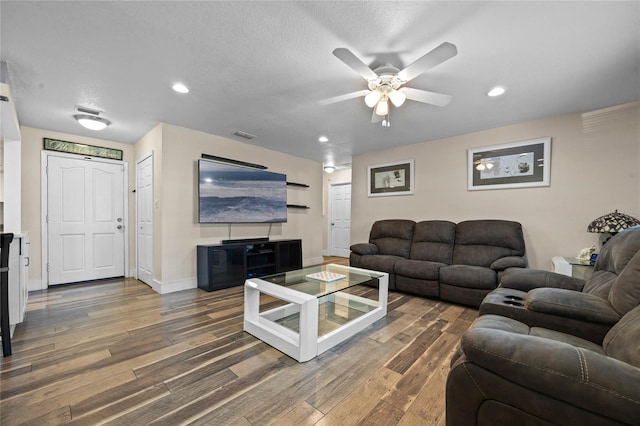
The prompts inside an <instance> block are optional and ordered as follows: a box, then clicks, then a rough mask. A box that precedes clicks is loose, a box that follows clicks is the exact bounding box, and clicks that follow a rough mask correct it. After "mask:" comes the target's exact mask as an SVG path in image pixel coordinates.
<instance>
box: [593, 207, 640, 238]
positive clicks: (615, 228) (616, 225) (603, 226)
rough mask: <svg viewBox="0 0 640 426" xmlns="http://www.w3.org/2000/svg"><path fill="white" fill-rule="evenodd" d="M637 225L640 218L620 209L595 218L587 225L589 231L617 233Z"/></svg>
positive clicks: (639, 222) (639, 223)
mask: <svg viewBox="0 0 640 426" xmlns="http://www.w3.org/2000/svg"><path fill="white" fill-rule="evenodd" d="M636 225H640V220H638V219H636V218H635V217H633V216H629V215H626V214H624V213H618V210H616V211H615V212H613V213H607V214H605V215H604V216H600V217H599V218H597V219H595V220H594V221H593V222H591V223H590V224H589V226H587V231H588V232H609V233H610V234H615V233H618V232H620V231H622V230H623V229H627V228H631V227H632V226H636Z"/></svg>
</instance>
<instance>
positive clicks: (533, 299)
mask: <svg viewBox="0 0 640 426" xmlns="http://www.w3.org/2000/svg"><path fill="white" fill-rule="evenodd" d="M523 303H524V306H525V308H526V309H528V310H530V311H532V312H540V313H543V314H549V315H554V316H558V317H568V318H574V319H577V320H582V321H588V322H595V323H601V324H610V325H613V324H615V323H617V322H618V321H619V320H620V315H618V313H617V312H616V311H615V309H613V308H612V307H611V305H610V304H609V303H608V302H607V301H606V300H603V299H601V298H600V297H597V296H593V295H590V294H584V293H580V292H576V291H573V290H565V289H563V288H546V287H541V288H535V289H533V290H531V291H530V292H528V293H527V296H526V298H525V300H524V302H523Z"/></svg>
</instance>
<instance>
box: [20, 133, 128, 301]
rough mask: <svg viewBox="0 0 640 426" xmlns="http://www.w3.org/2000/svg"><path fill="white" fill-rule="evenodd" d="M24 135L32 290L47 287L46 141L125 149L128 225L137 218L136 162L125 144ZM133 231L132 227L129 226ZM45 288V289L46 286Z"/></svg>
mask: <svg viewBox="0 0 640 426" xmlns="http://www.w3.org/2000/svg"><path fill="white" fill-rule="evenodd" d="M21 132H22V176H21V179H22V182H21V185H22V230H23V231H24V232H29V236H30V239H31V246H30V252H29V265H30V267H29V290H40V289H43V288H46V283H43V282H42V271H41V270H42V219H41V199H42V192H41V184H40V180H41V176H42V175H41V170H40V169H41V167H40V164H41V152H42V144H43V141H42V139H43V138H52V139H60V140H64V141H69V142H78V143H84V144H88V145H97V146H103V147H107V148H115V149H121V150H122V156H123V160H124V161H125V162H127V163H128V166H129V174H128V179H129V182H128V186H129V192H128V194H129V197H128V202H129V223H130V224H133V223H134V222H133V221H134V219H135V210H134V208H135V204H134V201H135V199H134V195H133V193H132V192H131V190H133V189H134V188H135V180H134V176H135V162H134V161H133V158H134V156H133V152H134V150H133V145H128V144H122V143H118V142H113V141H108V140H104V139H96V138H88V137H84V136H77V135H70V134H67V133H59V132H53V131H49V130H42V129H35V128H33V127H26V126H22V127H21ZM130 229H131V227H130ZM134 265H135V245H134V237H133V235H132V233H131V232H130V233H129V268H130V269H131V268H133V267H134ZM43 286H44V287H43Z"/></svg>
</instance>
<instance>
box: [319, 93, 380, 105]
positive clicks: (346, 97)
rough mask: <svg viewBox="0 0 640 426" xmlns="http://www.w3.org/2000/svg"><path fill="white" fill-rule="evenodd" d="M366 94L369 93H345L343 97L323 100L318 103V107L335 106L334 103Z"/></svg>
mask: <svg viewBox="0 0 640 426" xmlns="http://www.w3.org/2000/svg"><path fill="white" fill-rule="evenodd" d="M367 93H369V90H358V91H357V92H351V93H346V94H344V95H340V96H334V97H333V98H327V99H323V100H321V101H320V102H318V103H319V104H320V105H330V104H335V103H338V102H342V101H347V100H349V99H353V98H359V97H361V96H366V94H367Z"/></svg>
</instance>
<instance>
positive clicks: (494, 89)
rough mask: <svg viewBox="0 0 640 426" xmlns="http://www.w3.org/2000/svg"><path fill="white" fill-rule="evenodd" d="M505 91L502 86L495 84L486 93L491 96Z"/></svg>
mask: <svg viewBox="0 0 640 426" xmlns="http://www.w3.org/2000/svg"><path fill="white" fill-rule="evenodd" d="M506 91H507V89H505V88H504V87H500V86H497V87H494V88H493V89H491V90H489V93H487V96H491V97H494V96H500V95H502V94H503V93H504V92H506Z"/></svg>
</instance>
